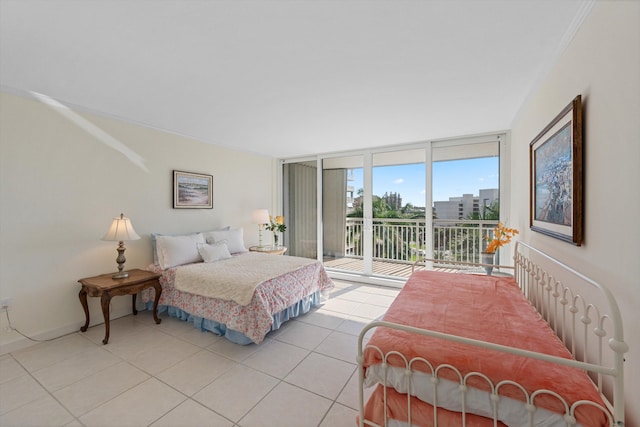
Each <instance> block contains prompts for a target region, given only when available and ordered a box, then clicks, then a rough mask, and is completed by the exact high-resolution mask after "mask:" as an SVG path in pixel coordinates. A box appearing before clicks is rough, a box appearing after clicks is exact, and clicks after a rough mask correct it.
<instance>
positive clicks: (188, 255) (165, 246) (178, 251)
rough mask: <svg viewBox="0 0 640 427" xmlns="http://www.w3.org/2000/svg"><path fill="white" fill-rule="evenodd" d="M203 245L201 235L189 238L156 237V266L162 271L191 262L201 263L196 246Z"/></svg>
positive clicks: (193, 235)
mask: <svg viewBox="0 0 640 427" xmlns="http://www.w3.org/2000/svg"><path fill="white" fill-rule="evenodd" d="M202 243H204V235H203V234H202V233H197V234H191V235H189V236H158V237H157V238H156V246H157V248H158V265H160V267H162V268H163V269H165V270H166V269H167V268H171V267H175V266H177V265H182V264H190V263H192V262H202V257H201V256H200V252H198V244H202Z"/></svg>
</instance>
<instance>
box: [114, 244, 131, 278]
mask: <svg viewBox="0 0 640 427" xmlns="http://www.w3.org/2000/svg"><path fill="white" fill-rule="evenodd" d="M116 250H117V251H118V258H116V262H117V263H118V272H117V273H116V274H114V275H113V276H111V278H112V279H124V278H127V277H129V273H127V272H126V271H122V270H124V263H125V261H126V260H127V259H126V258H125V257H124V251H125V249H124V242H122V241H121V242H120V243H119V244H118V248H117V249H116Z"/></svg>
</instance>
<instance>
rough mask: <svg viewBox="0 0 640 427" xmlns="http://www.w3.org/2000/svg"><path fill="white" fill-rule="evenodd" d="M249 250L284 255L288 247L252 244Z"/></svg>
mask: <svg viewBox="0 0 640 427" xmlns="http://www.w3.org/2000/svg"><path fill="white" fill-rule="evenodd" d="M249 250H250V251H251V252H264V253H266V254H271V255H283V254H284V253H285V252H287V247H286V246H273V245H270V246H251V247H250V248H249Z"/></svg>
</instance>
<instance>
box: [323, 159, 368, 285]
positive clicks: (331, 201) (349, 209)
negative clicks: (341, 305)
mask: <svg viewBox="0 0 640 427" xmlns="http://www.w3.org/2000/svg"><path fill="white" fill-rule="evenodd" d="M362 166H363V159H362V156H349V157H337V158H330V159H325V160H323V162H322V224H323V225H322V230H323V232H322V239H323V240H322V247H323V251H324V252H323V258H324V264H325V267H327V268H331V269H336V270H342V271H348V272H355V273H364V261H363V255H364V254H363V252H362V238H363V231H364V230H363V218H362V216H363V215H362V212H363V209H362V196H363V167H362Z"/></svg>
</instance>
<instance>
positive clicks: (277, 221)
mask: <svg viewBox="0 0 640 427" xmlns="http://www.w3.org/2000/svg"><path fill="white" fill-rule="evenodd" d="M276 224H280V225H282V224H284V217H283V216H282V215H278V216H277V217H276Z"/></svg>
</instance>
